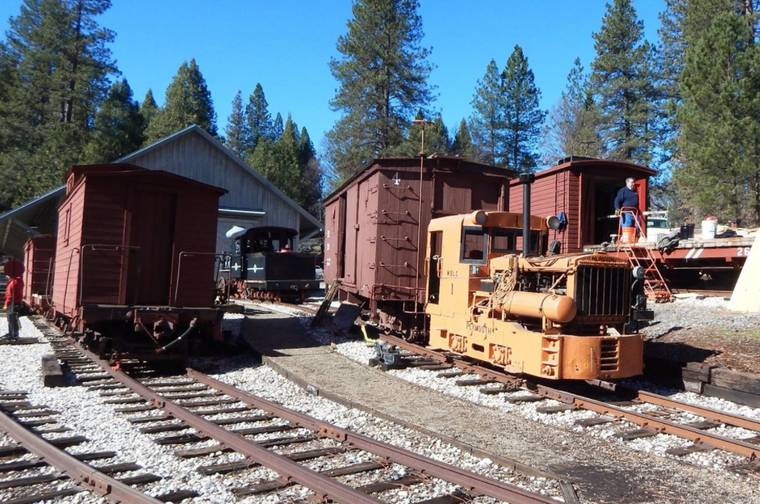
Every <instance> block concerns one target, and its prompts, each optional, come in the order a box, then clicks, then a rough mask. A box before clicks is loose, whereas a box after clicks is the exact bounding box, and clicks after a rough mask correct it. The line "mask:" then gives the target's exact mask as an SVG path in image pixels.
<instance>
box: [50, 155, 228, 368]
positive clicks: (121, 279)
mask: <svg viewBox="0 0 760 504" xmlns="http://www.w3.org/2000/svg"><path fill="white" fill-rule="evenodd" d="M224 192H225V191H224V190H223V189H220V188H217V187H213V186H209V185H206V184H203V183H200V182H196V181H194V180H191V179H188V178H185V177H181V176H178V175H174V174H172V173H168V172H164V171H158V170H146V169H145V168H141V167H138V166H134V165H127V164H109V165H87V166H74V167H72V168H71V170H69V172H68V174H67V176H66V195H65V197H64V199H63V201H62V202H61V203H60V205H59V207H58V233H57V243H56V257H55V267H54V276H53V296H52V302H53V306H54V309H55V312H56V315H57V318H58V321H59V323H61V324H62V325H64V324H65V325H67V326H69V327H71V328H73V329H75V330H77V331H86V330H88V329H89V330H92V331H98V332H101V333H102V334H103V335H102V336H101V335H96V337H97V338H99V339H100V340H101V342H100V345H101V347H102V346H109V345H115V346H119V345H121V347H119V348H114V349H115V350H118V351H130V350H132V349H133V348H138V347H139V348H141V349H143V348H153V350H155V348H162V346H163V345H165V343H166V342H167V341H174V340H176V339H177V338H178V334H184V333H183V332H182V331H184V330H186V328H188V326H189V324H190V321H191V320H195V321H196V322H195V323H194V324H193V325H194V326H196V327H197V330H198V331H199V332H200V333H201V334H202V335H206V336H208V335H213V336H214V337H215V338H217V339H221V316H222V312H221V311H220V310H219V309H218V308H217V307H215V306H214V299H215V280H214V275H215V269H214V268H215V264H216V263H217V261H216V260H215V259H216V258H215V248H216V243H215V241H216V227H217V209H218V202H219V197H220V196H221V195H222V194H224ZM92 331H88V334H89V335H90V336H91V335H92ZM106 335H107V336H106ZM114 335H116V338H114ZM114 340H117V341H114ZM134 353H137V351H136V350H135V351H134Z"/></svg>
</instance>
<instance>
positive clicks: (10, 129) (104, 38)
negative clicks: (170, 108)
mask: <svg viewBox="0 0 760 504" xmlns="http://www.w3.org/2000/svg"><path fill="white" fill-rule="evenodd" d="M109 7H110V1H109V0H69V1H66V2H62V1H60V0H24V2H23V4H22V7H21V10H20V13H19V15H18V16H16V17H14V18H11V20H10V22H9V30H8V32H7V41H6V43H5V44H4V50H3V51H2V52H3V53H4V55H3V57H2V59H3V60H4V63H3V64H2V65H3V66H4V71H5V72H9V73H6V77H11V80H9V81H7V83H6V85H5V86H6V87H5V89H4V91H3V92H4V93H5V97H4V98H5V99H3V100H2V101H0V139H1V140H0V144H2V147H3V149H2V151H1V152H0V175H1V176H2V177H3V180H4V181H5V182H6V183H7V184H5V185H6V187H4V188H3V189H2V190H0V204H2V205H14V204H17V203H20V202H22V201H24V200H27V199H29V198H30V197H32V196H33V195H35V194H39V193H41V192H44V191H46V190H48V189H50V188H52V187H54V186H55V185H57V184H59V183H60V179H61V176H62V174H63V172H64V171H65V170H66V169H67V168H68V167H69V166H70V165H72V164H74V163H76V162H79V161H81V159H82V153H83V151H84V146H85V144H86V142H87V137H88V134H89V130H90V127H91V125H92V122H93V119H94V116H95V112H96V110H97V108H98V105H99V104H100V103H101V101H102V100H103V99H104V98H105V95H106V92H107V91H108V85H109V84H108V77H109V75H111V74H113V73H115V72H116V68H115V64H114V62H113V60H112V58H111V53H110V50H109V49H108V43H109V42H111V41H112V40H113V32H112V31H110V30H108V29H106V28H104V27H102V26H100V25H99V24H98V23H97V22H96V21H95V19H96V18H97V17H98V16H99V15H101V14H102V13H103V12H105V11H106V10H107V9H108V8H109ZM9 65H10V66H9ZM9 184H12V185H9Z"/></svg>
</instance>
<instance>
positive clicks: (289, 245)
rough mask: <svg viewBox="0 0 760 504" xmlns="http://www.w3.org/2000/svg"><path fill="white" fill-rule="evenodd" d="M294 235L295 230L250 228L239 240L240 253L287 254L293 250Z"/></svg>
mask: <svg viewBox="0 0 760 504" xmlns="http://www.w3.org/2000/svg"><path fill="white" fill-rule="evenodd" d="M296 234H297V231H296V230H294V229H288V228H275V227H267V228H252V229H249V230H248V232H247V233H246V234H245V235H244V236H242V237H241V238H240V248H242V249H243V250H242V251H241V252H243V253H246V254H253V253H257V252H289V251H292V250H293V237H294V236H295V235H296ZM236 248H237V247H236ZM236 252H237V250H236Z"/></svg>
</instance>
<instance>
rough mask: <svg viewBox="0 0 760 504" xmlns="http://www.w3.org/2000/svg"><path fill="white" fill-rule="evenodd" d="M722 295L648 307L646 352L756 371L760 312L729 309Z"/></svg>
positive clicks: (759, 341)
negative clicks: (651, 314) (652, 316)
mask: <svg viewBox="0 0 760 504" xmlns="http://www.w3.org/2000/svg"><path fill="white" fill-rule="evenodd" d="M727 304H728V301H727V300H725V299H723V298H714V297H706V298H704V299H697V298H686V299H677V300H676V301H675V302H673V303H667V304H657V305H654V306H653V307H652V308H653V309H654V312H655V321H654V323H653V324H652V325H650V327H648V328H647V329H645V331H644V332H645V334H646V338H647V352H648V353H647V354H648V355H656V356H658V357H663V358H668V359H672V360H678V361H681V362H704V363H706V364H714V365H716V366H721V367H726V368H729V369H733V370H736V371H743V372H747V373H757V374H760V369H758V364H757V363H758V362H760V314H747V313H737V312H732V311H729V310H728V309H727V308H726V306H727Z"/></svg>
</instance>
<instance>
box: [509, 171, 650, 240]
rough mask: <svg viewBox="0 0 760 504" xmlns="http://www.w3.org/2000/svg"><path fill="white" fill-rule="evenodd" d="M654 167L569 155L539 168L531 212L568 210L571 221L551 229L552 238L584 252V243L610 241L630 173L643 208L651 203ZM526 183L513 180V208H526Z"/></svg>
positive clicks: (511, 198)
mask: <svg viewBox="0 0 760 504" xmlns="http://www.w3.org/2000/svg"><path fill="white" fill-rule="evenodd" d="M656 173H657V172H656V171H654V170H652V169H651V168H647V167H645V166H639V165H635V164H632V163H626V162H622V161H608V160H603V159H593V158H578V157H574V158H566V159H563V160H560V162H559V163H558V164H557V165H555V166H552V167H550V168H547V169H545V170H542V171H540V172H538V173H536V179H535V181H534V182H533V184H532V186H531V198H530V213H531V215H539V216H550V215H559V213H560V212H565V215H566V217H567V226H566V227H565V228H564V229H562V230H560V231H554V230H550V231H549V240H550V241H551V240H558V241H559V242H560V243H561V244H562V246H561V253H568V252H581V251H582V250H583V247H584V246H585V245H591V244H595V243H601V242H604V241H609V240H610V234H613V233H616V232H617V220H615V219H610V218H609V217H608V216H609V215H611V214H612V213H613V212H614V208H615V207H614V205H613V200H614V199H615V194H616V193H617V191H618V189H620V188H621V187H623V186H624V185H625V179H626V178H627V177H633V178H634V179H635V185H636V190H637V192H638V193H639V209H640V210H642V211H645V210H647V209H648V205H649V177H651V176H654V175H656ZM522 198H523V188H522V185H521V184H520V183H519V182H518V181H517V180H512V181H511V182H510V184H509V210H510V211H511V212H522Z"/></svg>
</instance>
